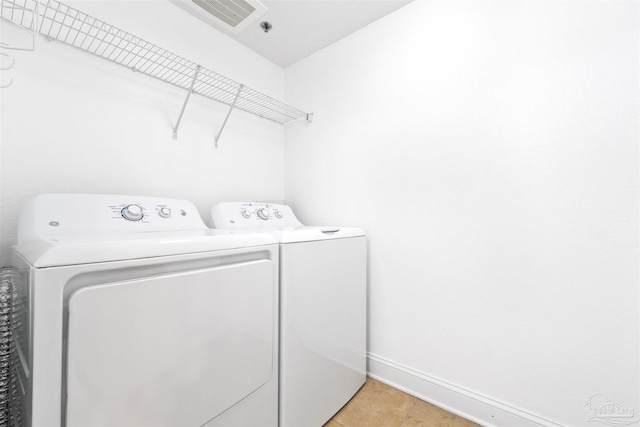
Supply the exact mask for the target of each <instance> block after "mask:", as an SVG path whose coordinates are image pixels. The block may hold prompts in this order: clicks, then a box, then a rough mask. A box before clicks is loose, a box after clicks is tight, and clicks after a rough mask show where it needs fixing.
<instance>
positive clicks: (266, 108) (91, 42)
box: [0, 0, 313, 140]
mask: <svg viewBox="0 0 640 427" xmlns="http://www.w3.org/2000/svg"><path fill="white" fill-rule="evenodd" d="M1 1H2V5H1V6H0V16H1V17H2V19H3V20H6V21H10V22H12V23H14V24H16V25H18V26H20V27H22V28H24V29H26V30H28V31H30V32H33V33H34V34H39V35H42V36H45V37H47V38H49V39H51V40H57V41H60V42H63V43H65V44H68V45H70V46H73V47H75V48H78V49H81V50H83V51H85V52H88V53H91V54H93V55H97V56H100V57H102V58H104V59H106V60H109V61H111V62H115V63H117V64H120V65H123V66H125V67H128V68H130V69H132V70H135V71H137V72H140V73H143V74H146V75H147V76H150V77H154V78H156V79H159V80H162V81H164V82H167V83H169V84H172V85H174V86H177V87H179V88H182V89H185V90H187V91H189V93H188V94H189V95H190V94H191V93H195V94H198V95H202V96H204V97H206V98H209V99H213V100H214V101H218V102H221V103H223V104H226V105H228V106H230V107H231V108H232V109H233V108H237V109H239V110H242V111H246V112H248V113H251V114H255V115H257V116H260V117H262V118H265V119H268V120H271V121H274V122H276V123H280V124H285V123H288V122H291V121H294V120H298V119H302V118H303V119H306V120H308V121H311V120H312V118H313V115H312V114H310V113H306V112H304V111H301V110H299V109H297V108H294V107H291V106H289V105H287V104H285V103H283V102H281V101H278V100H277V99H274V98H272V97H270V96H267V95H265V94H263V93H260V92H258V91H256V90H254V89H251V88H248V87H246V86H244V85H242V84H240V83H238V82H236V81H234V80H232V79H230V78H228V77H225V76H223V75H221V74H218V73H216V72H215V71H212V70H209V69H207V68H205V67H202V66H200V65H198V64H196V63H194V62H192V61H190V60H188V59H185V58H183V57H181V56H179V55H176V54H174V53H171V52H169V51H167V50H165V49H163V48H161V47H159V46H157V45H155V44H153V43H150V42H147V41H145V40H143V39H141V38H140V37H137V36H135V35H133V34H131V33H128V32H126V31H124V30H121V29H119V28H116V27H114V26H113V25H110V24H108V23H106V22H104V21H101V20H99V19H96V18H93V17H92V16H89V15H87V14H86V13H83V12H81V11H79V10H77V9H74V8H72V7H70V6H67V5H65V4H64V3H61V2H59V1H56V0H44V1H37V0H1ZM188 99H189V98H188V97H187V101H188ZM187 101H185V106H186V102H187ZM183 112H184V107H183V110H182V112H181V113H180V118H181V117H182V113H183ZM180 118H179V119H178V124H179V122H180ZM227 118H228V116H227ZM225 123H226V119H225ZM223 127H224V125H223ZM176 131H177V124H176V128H174V135H175V132H176ZM221 131H222V129H221ZM218 137H219V134H218ZM216 140H217V137H216Z"/></svg>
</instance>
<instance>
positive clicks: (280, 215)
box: [273, 211, 282, 218]
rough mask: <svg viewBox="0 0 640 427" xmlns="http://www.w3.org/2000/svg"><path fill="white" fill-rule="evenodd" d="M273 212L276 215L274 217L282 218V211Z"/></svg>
mask: <svg viewBox="0 0 640 427" xmlns="http://www.w3.org/2000/svg"><path fill="white" fill-rule="evenodd" d="M273 214H274V215H275V216H276V218H282V212H280V211H275V212H274V213H273Z"/></svg>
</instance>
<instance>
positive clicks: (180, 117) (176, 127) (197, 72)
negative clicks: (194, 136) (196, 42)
mask: <svg viewBox="0 0 640 427" xmlns="http://www.w3.org/2000/svg"><path fill="white" fill-rule="evenodd" d="M198 74H200V66H199V65H198V66H197V67H196V72H195V73H194V75H193V80H192V81H191V87H190V88H189V92H187V98H186V99H185V100H184V104H183V105H182V110H180V115H179V116H178V120H177V121H176V125H175V126H174V128H173V139H178V126H180V121H181V120H182V115H183V114H184V110H185V109H186V108H187V104H188V103H189V98H191V94H192V93H193V87H194V86H195V84H196V81H197V80H198Z"/></svg>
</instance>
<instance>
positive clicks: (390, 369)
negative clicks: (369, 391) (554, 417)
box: [367, 353, 562, 427]
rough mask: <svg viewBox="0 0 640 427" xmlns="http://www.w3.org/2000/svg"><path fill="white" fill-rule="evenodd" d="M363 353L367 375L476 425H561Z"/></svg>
mask: <svg viewBox="0 0 640 427" xmlns="http://www.w3.org/2000/svg"><path fill="white" fill-rule="evenodd" d="M367 357H368V366H367V372H368V375H369V376H370V377H371V378H374V379H376V380H378V381H381V382H383V383H385V384H388V385H390V386H392V387H394V388H397V389H399V390H402V391H404V392H406V393H409V394H411V395H412V396H416V397H417V398H419V399H422V400H425V401H427V402H429V403H432V404H434V405H436V406H438V407H440V408H442V409H445V410H447V411H449V412H451V413H453V414H456V415H459V416H461V417H463V418H466V419H468V420H471V421H473V422H475V423H478V424H480V425H483V426H486V427H501V426H503V427H540V426H545V427H546V426H558V427H561V426H562V424H558V423H556V422H553V421H550V420H547V419H544V418H541V417H539V416H536V415H534V414H531V413H528V412H526V411H523V410H521V409H518V408H514V407H512V406H509V405H507V404H505V403H502V402H498V401H496V400H493V399H491V398H488V397H486V396H482V395H480V394H478V393H476V392H473V391H471V390H467V389H465V388H462V387H459V386H456V385H454V384H450V383H447V382H446V381H443V380H440V379H437V378H434V377H431V376H429V375H426V374H424V373H422V372H418V371H416V370H414V369H411V368H409V367H406V366H403V365H400V364H398V363H395V362H392V361H390V360H387V359H385V358H383V357H380V356H376V355H375V354H371V353H369V354H368V355H367Z"/></svg>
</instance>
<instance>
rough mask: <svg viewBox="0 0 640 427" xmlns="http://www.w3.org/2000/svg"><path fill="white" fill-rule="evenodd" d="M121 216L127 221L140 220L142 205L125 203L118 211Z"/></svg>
mask: <svg viewBox="0 0 640 427" xmlns="http://www.w3.org/2000/svg"><path fill="white" fill-rule="evenodd" d="M120 213H121V214H122V217H123V218H124V219H126V220H129V221H140V220H141V219H142V217H143V216H144V214H143V212H142V207H141V206H139V205H127V206H125V207H124V208H122V210H121V211H120Z"/></svg>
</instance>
